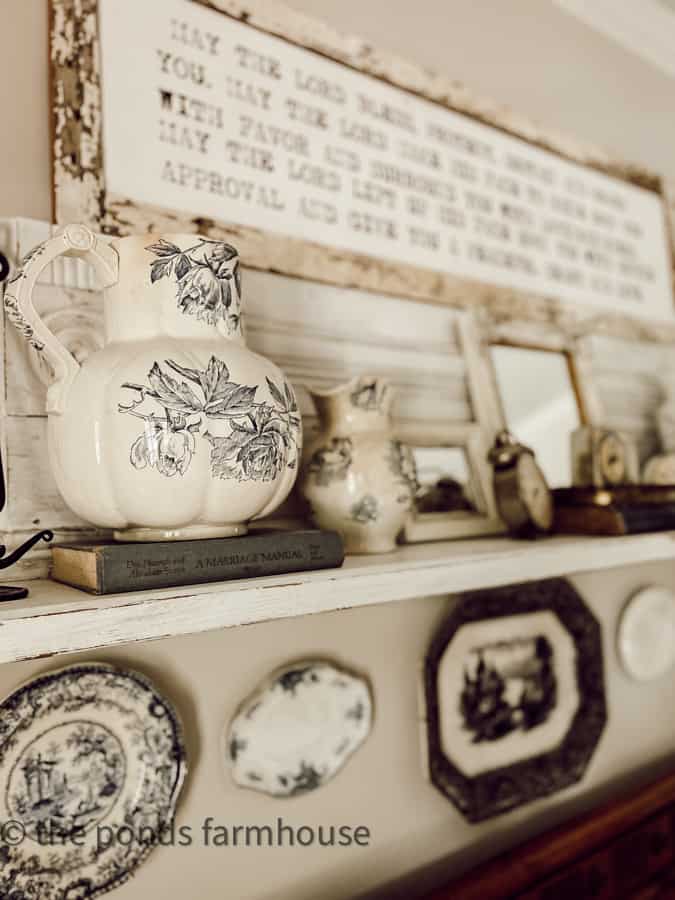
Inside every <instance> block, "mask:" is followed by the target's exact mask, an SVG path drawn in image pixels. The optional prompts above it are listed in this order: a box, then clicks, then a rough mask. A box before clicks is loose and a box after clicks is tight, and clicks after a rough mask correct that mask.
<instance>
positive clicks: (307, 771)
mask: <svg viewBox="0 0 675 900" xmlns="http://www.w3.org/2000/svg"><path fill="white" fill-rule="evenodd" d="M372 718H373V704H372V698H371V694H370V688H369V686H368V683H367V682H366V680H365V679H364V678H359V677H358V676H356V675H353V674H349V673H347V672H345V671H343V670H341V669H338V668H336V667H335V666H333V665H331V664H330V663H327V662H318V661H310V662H301V663H295V664H294V665H292V666H286V667H284V668H283V669H280V670H277V671H276V672H274V673H273V674H272V675H271V676H270V677H269V678H268V679H267V680H266V682H265V683H264V684H263V685H262V686H261V687H260V688H259V689H258V690H257V691H256V692H255V693H254V694H253V695H252V696H251V697H249V698H248V699H247V700H246V701H245V702H244V704H243V705H242V707H241V708H240V710H239V712H238V713H237V715H236V717H235V718H234V719H233V721H232V722H231V723H230V725H229V727H228V728H227V731H226V735H225V741H226V748H225V753H226V757H227V759H228V761H229V763H230V766H231V770H232V777H233V778H234V780H235V782H236V783H237V784H238V785H240V786H241V787H246V788H252V789H253V790H256V791H262V792H263V793H265V794H271V795H272V796H274V797H291V796H296V795H298V794H302V793H305V792H307V791H312V790H314V789H316V788H318V787H321V786H322V785H324V784H325V783H326V782H327V781H329V780H330V779H331V778H333V776H334V775H336V774H337V773H338V772H339V771H340V769H341V768H342V767H343V766H344V764H345V763H346V762H347V759H348V758H349V757H350V756H351V754H352V753H354V751H355V750H357V749H358V748H359V747H360V746H361V744H362V743H363V742H364V741H365V740H366V738H367V737H368V735H369V734H370V730H371V727H372Z"/></svg>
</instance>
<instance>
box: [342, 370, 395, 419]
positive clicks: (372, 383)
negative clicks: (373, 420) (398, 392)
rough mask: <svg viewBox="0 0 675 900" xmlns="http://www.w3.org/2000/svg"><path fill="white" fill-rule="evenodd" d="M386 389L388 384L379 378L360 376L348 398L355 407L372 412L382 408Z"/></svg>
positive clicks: (387, 389)
mask: <svg viewBox="0 0 675 900" xmlns="http://www.w3.org/2000/svg"><path fill="white" fill-rule="evenodd" d="M388 391H389V386H388V384H387V383H386V382H385V381H383V379H381V378H360V379H359V380H358V382H357V384H356V387H355V388H354V390H353V391H352V392H351V394H350V395H349V399H350V400H351V402H352V406H355V407H357V409H363V410H367V411H368V412H374V411H375V410H381V409H383V407H384V399H385V397H386V395H387V393H388Z"/></svg>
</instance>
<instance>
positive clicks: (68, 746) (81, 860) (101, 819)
mask: <svg viewBox="0 0 675 900" xmlns="http://www.w3.org/2000/svg"><path fill="white" fill-rule="evenodd" d="M185 771H186V764H185V751H184V747H183V740H182V734H181V726H180V724H179V721H178V718H177V716H176V713H175V712H174V710H173V708H172V707H171V705H170V704H169V703H168V702H167V700H165V699H164V698H163V697H162V696H160V694H159V693H158V692H157V691H156V690H155V688H154V687H153V686H152V684H151V683H150V682H149V681H148V680H147V679H145V678H144V677H142V676H141V675H138V674H136V673H134V672H129V671H124V670H121V669H117V668H114V667H112V666H108V665H103V664H98V663H90V664H82V665H76V666H70V667H68V668H65V669H60V670H59V671H56V672H51V673H48V674H46V675H41V676H40V677H38V678H35V679H33V680H32V681H30V682H28V683H27V684H24V685H23V686H22V687H20V688H18V689H17V690H16V691H14V693H13V694H11V695H10V696H9V697H7V698H6V699H5V700H4V701H3V702H2V704H0V775H1V781H0V897H3V898H7V897H16V898H21V900H24V898H26V900H28V898H31V900H33V898H36V900H37V898H39V900H89V898H92V897H96V896H99V895H100V894H104V893H106V892H107V891H110V890H112V889H113V888H115V887H117V886H119V885H120V884H122V883H123V882H124V881H126V880H127V879H128V878H129V877H130V876H131V875H132V874H133V872H134V871H135V869H136V868H137V867H138V866H139V865H140V863H141V862H142V861H143V859H144V858H145V857H146V856H147V854H148V853H149V852H150V850H151V849H152V847H153V846H154V845H155V844H156V843H157V836H158V835H159V833H160V831H161V829H162V828H163V827H167V826H168V825H169V824H170V822H171V820H172V818H173V815H174V810H175V805H176V801H177V799H178V795H179V793H180V789H181V786H182V783H183V779H184V777H185Z"/></svg>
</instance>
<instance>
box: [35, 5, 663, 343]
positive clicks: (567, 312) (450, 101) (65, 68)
mask: <svg viewBox="0 0 675 900" xmlns="http://www.w3.org/2000/svg"><path fill="white" fill-rule="evenodd" d="M191 2H194V3H196V4H199V5H201V6H205V7H208V8H211V9H214V10H216V11H218V12H221V13H223V14H224V15H227V16H229V17H231V18H234V19H237V20H239V21H241V22H245V23H246V24H248V25H250V26H252V27H254V28H257V29H259V30H261V31H264V32H266V33H268V34H273V35H275V36H277V37H280V38H282V39H284V40H286V41H288V42H290V43H292V44H295V45H297V46H300V47H304V48H306V49H309V50H312V51H313V52H315V53H317V54H320V55H322V56H325V57H327V58H329V59H332V60H334V61H336V62H339V63H342V64H344V65H345V66H348V67H349V68H351V69H355V70H357V71H359V72H363V73H366V74H368V75H371V76H373V77H375V78H377V79H379V80H381V81H384V82H386V83H388V84H391V85H393V86H395V87H398V88H402V89H404V90H406V91H408V92H410V93H412V94H416V95H418V96H420V97H423V98H425V99H427V100H431V101H433V102H435V103H438V104H439V105H441V106H444V107H446V108H448V109H450V110H453V111H455V112H458V113H461V114H464V115H467V116H469V117H471V118H472V119H475V120H477V121H479V122H482V123H483V124H486V125H488V126H490V127H492V128H496V129H498V130H501V131H504V132H506V133H508V134H510V135H512V136H515V137H517V138H520V139H521V140H525V141H527V142H528V143H530V144H533V145H535V146H537V147H539V148H541V149H544V150H547V151H549V152H553V153H555V154H557V155H559V156H561V157H563V158H565V159H568V160H571V161H572V162H575V163H578V164H581V165H583V166H586V167H589V168H592V169H595V170H597V171H599V172H602V173H604V174H607V175H610V176H613V177H616V178H619V179H621V180H623V181H628V182H630V183H632V184H635V185H638V186H640V187H643V188H646V189H649V190H653V191H655V192H657V193H660V194H662V195H663V196H664V200H665V204H666V215H667V216H668V218H669V219H670V222H671V223H672V222H673V219H674V218H675V185H670V184H665V183H663V182H662V180H661V178H660V177H659V176H657V175H655V174H654V173H652V172H649V171H647V170H646V169H644V168H641V167H639V166H633V165H630V164H626V163H622V162H619V161H617V160H615V159H613V158H612V157H610V156H609V155H608V154H607V153H606V152H604V151H603V150H601V149H599V148H598V147H595V146H593V145H589V144H585V143H582V142H579V141H577V140H574V139H571V138H570V137H568V136H565V135H562V134H559V133H557V132H555V131H553V130H549V129H548V128H546V129H544V128H542V127H541V126H539V125H538V124H536V123H534V122H532V121H530V120H528V119H526V118H524V117H521V116H518V115H517V114H516V113H514V112H512V111H510V110H504V109H501V108H499V107H498V106H497V105H495V104H493V103H491V102H489V101H486V100H484V99H482V98H479V97H477V96H475V95H473V94H471V93H470V92H469V91H467V90H466V88H465V87H464V86H463V85H462V84H460V83H459V82H456V81H452V80H450V79H448V78H447V77H445V76H443V75H441V74H439V73H435V72H431V71H428V70H426V69H424V68H422V67H420V66H418V65H416V64H414V63H410V62H408V61H405V60H402V59H400V58H398V57H395V56H393V55H391V54H387V53H382V52H380V51H378V50H376V49H375V48H373V47H372V46H371V45H370V44H368V43H367V42H365V41H363V40H361V39H359V38H354V37H351V36H345V35H342V34H340V33H339V32H337V31H334V30H333V29H332V28H331V27H330V26H328V25H326V24H325V23H320V22H316V21H315V20H313V19H311V18H309V17H306V16H304V15H303V14H300V13H297V12H295V11H292V10H289V9H288V8H287V7H285V6H283V5H282V4H281V3H277V2H275V0H246V2H245V3H242V2H239V0H191ZM50 3H51V9H52V17H51V57H52V101H53V121H54V140H53V160H54V214H55V221H56V222H57V223H60V224H66V223H69V222H73V221H79V222H82V223H84V224H87V225H88V226H89V227H92V228H94V229H98V230H101V231H103V232H105V233H107V234H113V235H123V234H129V233H133V232H162V231H164V232H166V231H167V230H169V231H170V230H174V231H180V232H194V233H199V234H202V235H204V236H206V237H210V238H217V239H219V240H226V241H228V242H230V243H234V244H235V245H236V246H237V247H238V249H239V251H240V255H241V259H242V262H243V263H244V265H246V266H249V267H251V268H257V269H262V270H267V271H272V272H279V273H282V274H286V275H291V276H294V277H299V278H304V279H309V280H313V281H318V282H325V283H329V284H335V285H338V286H342V287H355V288H360V289H365V290H370V291H375V292H378V293H385V294H391V295H395V296H403V297H410V298H411V299H416V300H422V301H425V302H431V303H436V304H440V305H444V306H453V307H459V308H478V309H479V310H480V311H482V314H483V315H485V316H487V317H488V318H489V319H490V320H492V321H493V322H496V323H498V324H499V323H504V322H511V323H514V322H515V323H517V322H520V321H522V322H524V323H528V322H529V323H536V324H537V325H540V326H542V327H546V328H548V329H553V330H555V331H558V332H560V333H563V334H566V335H569V336H570V338H572V339H573V338H574V337H576V336H578V335H579V334H585V333H589V332H591V333H602V334H609V335H612V336H616V337H628V338H638V339H642V340H653V341H674V340H675V326H669V325H665V326H662V325H661V324H660V323H655V324H653V325H652V324H650V323H648V322H645V321H642V320H638V319H634V318H632V317H630V316H627V315H622V314H616V313H604V312H597V311H595V312H590V311H588V310H584V309H583V308H581V307H579V306H577V305H574V304H571V303H568V302H561V301H560V300H559V299H558V298H556V297H554V296H544V295H539V294H534V293H531V292H528V291H524V290H515V289H513V288H506V287H500V286H498V285H492V284H488V283H485V282H479V281H474V280H470V279H466V278H460V277H457V276H453V275H451V274H446V273H443V272H439V271H435V270H430V269H425V268H421V267H419V266H415V265H409V264H405V263H399V262H395V261H394V262H392V261H386V260H383V259H378V258H375V257H371V256H366V255H362V254H358V253H354V252H350V251H342V250H339V249H337V248H332V247H329V246H325V245H321V244H316V243H313V242H309V241H305V240H300V239H297V238H292V237H287V236H282V235H278V234H271V233H267V232H265V231H262V230H260V229H257V228H252V227H249V226H242V225H236V224H228V223H226V222H220V221H215V220H213V219H210V218H204V217H201V216H198V215H195V216H189V215H187V214H185V213H182V212H175V211H171V210H166V209H161V208H159V207H153V206H149V205H147V204H138V203H136V202H135V201H133V200H132V199H130V198H128V197H123V196H118V195H115V194H112V193H110V192H107V191H106V186H105V177H104V169H103V150H104V147H103V137H102V115H101V73H100V52H99V35H98V6H97V0H50ZM78 110H79V111H80V112H79V115H78V114H77V111H78ZM669 233H670V235H671V250H672V253H671V255H672V256H675V233H674V232H673V229H672V227H671V228H670V231H669ZM673 270H674V274H675V263H674V264H673Z"/></svg>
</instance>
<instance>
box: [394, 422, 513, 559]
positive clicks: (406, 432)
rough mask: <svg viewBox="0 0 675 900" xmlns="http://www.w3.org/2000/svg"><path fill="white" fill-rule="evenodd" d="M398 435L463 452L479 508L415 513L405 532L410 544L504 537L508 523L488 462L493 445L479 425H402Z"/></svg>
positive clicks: (408, 440)
mask: <svg viewBox="0 0 675 900" xmlns="http://www.w3.org/2000/svg"><path fill="white" fill-rule="evenodd" d="M396 434H397V437H398V438H399V439H400V440H401V441H403V442H404V443H406V444H408V445H410V446H414V447H452V448H459V449H461V450H463V451H464V454H465V456H466V462H467V468H468V471H469V480H468V487H469V491H470V496H471V497H472V498H473V501H474V504H475V506H476V510H475V511H471V510H464V509H462V510H451V511H448V512H430V513H418V512H413V513H412V514H411V516H410V518H409V519H408V521H407V522H406V524H405V527H404V529H403V541H404V542H405V543H406V544H416V543H421V542H423V541H439V540H449V539H454V538H469V537H479V536H480V535H485V534H502V533H503V532H504V531H505V527H504V523H503V522H502V521H501V520H500V519H499V516H498V514H497V507H496V504H495V499H494V492H493V490H492V475H491V470H490V466H489V464H488V462H487V453H488V449H489V446H488V443H487V441H486V440H485V435H484V433H483V430H482V428H481V427H480V426H479V425H465V426H455V427H454V428H453V427H447V428H444V427H442V426H441V427H437V428H429V429H425V430H419V429H416V428H414V427H413V428H406V427H404V426H401V427H399V428H397V430H396Z"/></svg>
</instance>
